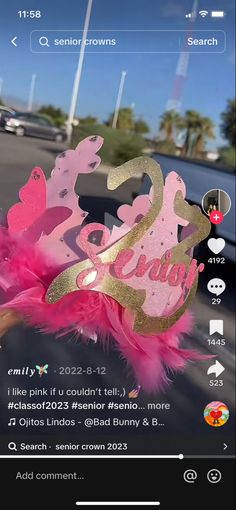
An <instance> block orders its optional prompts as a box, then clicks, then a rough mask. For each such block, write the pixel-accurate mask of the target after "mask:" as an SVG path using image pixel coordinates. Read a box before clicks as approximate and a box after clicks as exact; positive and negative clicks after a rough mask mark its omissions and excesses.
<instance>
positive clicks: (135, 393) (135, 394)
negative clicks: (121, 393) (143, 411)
mask: <svg viewBox="0 0 236 510" xmlns="http://www.w3.org/2000/svg"><path fill="white" fill-rule="evenodd" d="M140 389H141V386H140V384H139V385H138V386H137V388H134V389H133V390H131V391H130V392H129V394H128V397H129V398H137V397H138V395H139V392H140Z"/></svg>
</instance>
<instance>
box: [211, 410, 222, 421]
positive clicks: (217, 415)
mask: <svg viewBox="0 0 236 510" xmlns="http://www.w3.org/2000/svg"><path fill="white" fill-rule="evenodd" d="M210 415H211V417H212V418H213V419H214V420H218V419H219V418H220V417H221V416H222V411H211V412H210Z"/></svg>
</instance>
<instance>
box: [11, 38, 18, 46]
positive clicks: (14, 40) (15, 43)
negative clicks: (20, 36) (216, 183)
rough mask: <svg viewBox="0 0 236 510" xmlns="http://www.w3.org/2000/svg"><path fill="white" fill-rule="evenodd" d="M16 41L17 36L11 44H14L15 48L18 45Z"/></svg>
mask: <svg viewBox="0 0 236 510" xmlns="http://www.w3.org/2000/svg"><path fill="white" fill-rule="evenodd" d="M16 39H17V36H16V37H13V39H12V40H11V43H12V44H14V46H17V44H16V42H15V41H16Z"/></svg>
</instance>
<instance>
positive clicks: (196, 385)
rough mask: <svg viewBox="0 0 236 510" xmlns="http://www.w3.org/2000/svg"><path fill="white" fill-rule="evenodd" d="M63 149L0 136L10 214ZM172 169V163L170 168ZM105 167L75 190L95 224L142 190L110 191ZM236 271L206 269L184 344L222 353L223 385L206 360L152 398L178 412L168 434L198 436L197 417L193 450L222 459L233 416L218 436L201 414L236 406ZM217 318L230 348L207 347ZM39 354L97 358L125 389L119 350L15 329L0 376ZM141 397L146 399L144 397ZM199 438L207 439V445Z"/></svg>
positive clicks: (0, 179) (0, 203) (67, 359)
mask: <svg viewBox="0 0 236 510" xmlns="http://www.w3.org/2000/svg"><path fill="white" fill-rule="evenodd" d="M63 150H65V146H64V145H62V144H56V143H54V142H48V141H45V140H39V139H33V138H17V137H16V136H14V135H11V134H5V133H3V132H0V208H2V209H3V211H6V210H7V208H8V207H9V206H10V205H12V204H13V203H15V202H16V201H17V200H18V190H19V188H20V187H21V186H22V185H23V184H24V183H25V182H26V180H27V178H28V176H29V173H30V171H31V169H32V168H33V167H34V166H40V167H41V168H42V169H43V170H44V171H45V172H46V174H47V176H48V175H49V174H50V170H51V169H52V168H53V166H54V159H55V156H56V155H57V154H58V153H60V152H62V151H63ZM173 169H174V165H173V167H172V168H171V170H173ZM106 170H107V169H106V168H102V171H101V172H95V173H94V174H90V175H88V176H80V178H79V183H78V186H79V190H77V191H79V194H80V196H81V202H80V203H81V206H82V208H83V209H85V210H87V211H89V213H90V215H91V217H92V218H93V220H97V221H103V219H104V212H109V213H110V214H112V215H113V216H114V215H115V210H116V208H117V206H118V205H120V203H123V202H125V203H127V202H131V200H132V194H133V193H137V192H138V189H139V186H140V181H139V179H132V180H130V181H129V182H128V183H127V184H126V185H125V186H122V187H121V188H120V189H119V190H117V191H116V192H115V193H114V192H108V191H107V189H106ZM201 256H202V257H203V261H204V258H205V260H207V258H208V257H210V256H211V254H210V253H209V252H207V251H206V250H204V252H203V253H202V254H201ZM201 260H202V259H201ZM232 271H233V268H232V264H231V263H230V262H228V261H226V264H225V265H224V266H221V267H219V266H212V265H209V264H208V266H207V269H206V271H205V273H203V275H201V280H200V286H199V290H198V293H197V297H196V298H195V301H194V304H193V307H192V309H193V312H194V314H195V319H196V325H195V328H194V331H193V333H192V334H191V336H190V337H188V338H187V339H186V340H185V345H186V346H188V347H189V346H191V348H197V349H199V350H200V351H201V352H203V353H208V354H214V355H216V357H217V360H218V361H219V362H220V363H222V364H223V366H224V367H225V371H224V373H223V374H222V379H223V381H224V384H223V386H222V387H221V388H219V387H213V388H212V387H210V386H209V377H208V376H207V369H208V367H209V366H210V364H211V363H212V362H211V361H209V360H208V361H204V362H198V363H195V364H192V365H189V366H188V368H187V369H186V371H185V372H184V374H179V375H178V376H176V375H174V374H171V379H172V381H174V382H173V384H172V385H171V386H170V388H169V389H168V390H167V392H166V393H160V394H159V395H157V396H155V397H152V399H151V400H152V401H154V400H155V399H156V400H158V401H166V402H167V401H169V402H171V403H172V406H173V407H174V408H175V412H174V414H173V415H170V417H168V416H167V418H166V426H167V429H166V430H167V431H171V433H172V434H175V432H176V431H178V433H179V434H181V433H184V434H185V436H186V438H187V435H188V434H190V436H191V434H192V433H194V434H195V432H193V430H194V429H195V425H194V423H195V422H194V420H193V417H194V416H196V415H197V418H196V420H197V421H196V423H197V424H198V427H199V434H198V433H197V432H196V437H195V439H194V442H195V445H194V447H193V449H194V451H195V453H197V452H200V451H201V453H202V454H204V453H207V451H208V452H209V451H211V453H213V452H216V453H219V454H221V453H222V452H223V443H224V442H227V444H228V449H227V452H229V453H232V437H230V434H231V433H232V429H233V420H232V419H230V420H229V421H228V424H227V425H226V426H225V427H221V429H222V430H221V431H220V433H219V429H217V431H216V430H210V429H211V427H208V426H206V425H205V423H204V422H203V420H202V411H203V409H204V407H205V405H206V404H207V403H208V402H211V401H212V400H221V401H222V402H225V403H226V404H227V405H228V406H229V407H230V410H231V409H232V408H233V402H234V381H233V371H234V334H235V333H234V305H235V301H234V299H235V298H234V294H235V293H234V289H233V282H232ZM217 276H218V277H221V278H223V279H224V280H225V282H226V286H227V287H226V291H225V292H224V294H223V296H222V303H221V305H220V306H217V305H216V306H214V305H212V304H211V298H212V296H211V295H209V292H208V291H207V281H208V280H209V279H210V278H213V277H217ZM214 318H218V319H223V320H224V338H225V339H226V345H225V347H222V346H211V347H209V345H208V343H207V339H208V338H209V332H208V331H209V320H210V319H214ZM90 353H91V354H90ZM36 354H37V356H38V357H40V356H41V358H43V359H45V360H47V361H48V360H49V363H57V364H58V363H59V364H60V363H63V364H66V365H68V366H71V365H72V364H73V365H75V364H76V363H77V365H78V363H79V362H81V359H83V360H85V361H86V362H88V363H89V359H90V355H92V357H93V361H94V357H95V359H96V360H97V364H100V365H104V364H107V366H108V365H109V366H110V370H111V371H110V376H109V377H108V380H107V382H108V383H109V384H111V382H112V383H113V384H114V385H116V384H117V385H119V384H122V381H123V380H124V379H125V378H126V375H125V370H124V364H123V362H122V361H121V360H120V359H118V355H117V353H116V352H113V353H111V354H109V357H108V354H107V353H104V352H102V350H101V348H100V347H99V346H98V345H92V346H81V345H79V344H75V343H74V342H73V341H68V338H67V339H64V340H61V341H60V343H58V341H55V339H54V338H53V337H49V336H48V337H46V336H44V337H42V335H41V334H40V333H38V332H35V331H29V330H25V329H23V328H18V329H15V330H14V331H11V332H10V333H9V334H8V335H7V337H6V338H5V339H4V349H3V352H2V353H1V356H0V371H1V374H5V373H6V366H9V365H10V366H14V363H15V365H16V364H17V362H18V365H19V364H20V362H21V363H24V360H25V359H27V363H29V360H33V359H35V355H36ZM45 362H46V361H45ZM1 379H2V382H1V388H2V390H1V393H2V400H3V401H5V399H6V393H5V392H6V389H7V384H8V379H7V377H5V376H4V375H3V377H1ZM67 381H68V380H67ZM127 381H128V384H130V386H131V387H132V384H133V381H132V377H130V376H129V375H127ZM52 384H53V381H52ZM63 384H66V383H63ZM97 384H98V382H97ZM99 384H100V383H99ZM4 393H5V396H4ZM141 398H143V401H145V398H146V397H145V396H143V397H141ZM5 421H6V420H5ZM4 423H5V422H4V418H3V422H2V430H5V433H6V434H7V433H9V430H7V429H6V427H5V425H4ZM223 429H224V431H223ZM196 430H197V429H196ZM200 430H201V431H200ZM216 432H217V434H216ZM168 437H169V436H168ZM173 437H174V436H173ZM201 437H204V440H202V439H201ZM163 439H164V438H163ZM182 439H183V438H182ZM183 440H184V439H183ZM167 441H168V438H167ZM186 441H187V439H186ZM163 444H164V443H163ZM183 448H184V444H183ZM191 448H192V447H191ZM191 448H190V449H189V448H187V446H186V449H187V450H188V451H190V450H191ZM191 451H192V450H191Z"/></svg>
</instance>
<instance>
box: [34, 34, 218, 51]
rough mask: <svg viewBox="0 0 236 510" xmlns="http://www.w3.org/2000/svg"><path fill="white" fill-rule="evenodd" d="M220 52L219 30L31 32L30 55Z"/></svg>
mask: <svg viewBox="0 0 236 510" xmlns="http://www.w3.org/2000/svg"><path fill="white" fill-rule="evenodd" d="M82 46H84V47H85V49H86V52H87V53H179V52H180V51H186V52H191V53H223V52H224V51H225V47H226V34H225V32H224V31H223V30H188V31H186V30H89V31H88V33H87V37H86V39H83V32H82V30H44V31H42V30H33V31H32V32H31V34H30V49H31V51H32V52H33V53H78V52H80V50H81V47H82Z"/></svg>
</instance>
